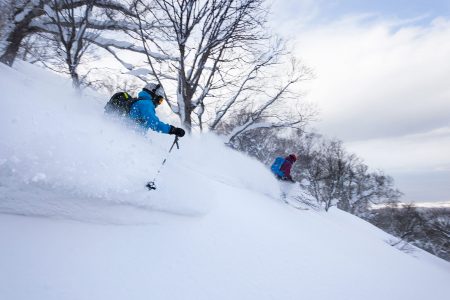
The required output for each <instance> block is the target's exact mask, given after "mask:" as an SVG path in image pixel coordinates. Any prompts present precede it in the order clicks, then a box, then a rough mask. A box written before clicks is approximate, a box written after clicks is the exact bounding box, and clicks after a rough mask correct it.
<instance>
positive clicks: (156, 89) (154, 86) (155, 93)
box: [143, 83, 165, 106]
mask: <svg viewBox="0 0 450 300" xmlns="http://www.w3.org/2000/svg"><path fill="white" fill-rule="evenodd" d="M143 90H144V91H146V92H147V93H149V94H150V96H152V101H153V104H154V105H155V106H158V105H160V104H161V103H162V102H163V101H164V95H165V92H164V88H163V87H162V85H160V84H159V83H147V84H146V85H145V87H144V88H143Z"/></svg>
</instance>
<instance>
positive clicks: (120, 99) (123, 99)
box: [105, 92, 141, 116]
mask: <svg viewBox="0 0 450 300" xmlns="http://www.w3.org/2000/svg"><path fill="white" fill-rule="evenodd" d="M138 100H141V99H139V98H133V97H131V96H130V94H128V93H127V92H118V93H115V94H114V95H113V96H112V97H111V99H109V101H108V103H106V105H105V113H108V114H111V113H114V114H118V115H120V116H126V115H128V114H129V113H130V110H131V106H132V105H133V104H134V103H135V102H136V101H138Z"/></svg>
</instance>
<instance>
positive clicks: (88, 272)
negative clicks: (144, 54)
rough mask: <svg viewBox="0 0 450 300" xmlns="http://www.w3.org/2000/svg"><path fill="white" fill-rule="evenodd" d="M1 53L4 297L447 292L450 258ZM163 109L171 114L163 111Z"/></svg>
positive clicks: (215, 142)
mask: <svg viewBox="0 0 450 300" xmlns="http://www.w3.org/2000/svg"><path fill="white" fill-rule="evenodd" d="M16 68H17V69H15V70H14V69H10V68H8V67H6V66H3V65H0V79H1V80H0V87H1V90H2V97H1V100H0V241H1V244H2V246H1V247H0V298H1V299H109V300H110V299H358V300H359V299H425V298H427V299H428V298H429V299H440V298H441V299H443V298H445V297H446V296H447V297H448V295H450V287H449V286H448V282H449V279H450V267H449V264H448V263H446V262H445V261H442V260H440V259H438V258H435V257H433V256H432V255H430V254H427V253H425V252H423V251H421V250H416V251H415V252H414V253H412V254H405V253H403V252H401V251H398V250H397V249H395V248H393V247H391V246H389V245H388V244H387V243H386V241H387V240H388V239H389V238H390V236H389V235H387V234H385V233H384V232H382V231H380V230H378V229H376V228H375V227H373V226H371V225H369V224H367V223H366V222H364V221H362V220H360V219H357V218H355V217H353V216H351V215H348V214H346V213H343V212H340V211H339V210H336V209H335V210H332V211H331V212H330V213H323V212H316V211H311V210H308V211H300V210H297V209H294V208H292V207H290V206H288V205H286V204H284V203H283V202H282V201H281V200H280V199H279V186H278V183H277V182H276V180H274V178H273V177H272V175H271V174H270V172H269V171H268V169H267V168H266V167H265V166H263V165H262V164H260V163H259V162H257V161H256V160H253V159H250V158H248V157H246V156H245V155H243V154H240V153H237V152H235V151H232V150H230V149H228V148H226V147H224V146H223V143H222V142H221V141H220V140H219V139H218V138H217V137H214V136H212V135H205V136H194V137H184V138H182V139H181V140H180V149H179V150H177V149H174V150H173V151H172V153H171V154H170V156H169V159H168V161H167V164H166V165H165V166H164V168H163V169H162V170H161V173H160V175H159V177H158V178H157V182H156V184H157V186H158V189H157V190H156V191H152V192H149V191H148V190H147V189H146V188H145V184H146V182H147V181H148V180H151V179H153V176H154V175H155V173H156V170H157V169H158V168H159V166H160V164H161V161H162V159H163V158H164V157H165V156H166V155H167V151H168V149H169V147H170V145H171V143H172V140H173V137H172V136H168V135H162V134H156V133H152V132H150V133H149V134H147V135H146V136H143V135H142V134H139V133H137V132H135V131H134V130H133V129H132V128H130V126H128V125H127V124H124V123H121V122H118V121H117V120H112V119H110V118H107V117H105V116H104V115H103V105H104V103H105V101H106V99H105V98H102V97H101V96H99V95H96V94H95V93H93V92H91V93H88V94H86V95H84V96H83V97H79V96H77V95H76V93H74V91H73V90H72V88H71V85H70V82H68V81H66V80H64V79H62V78H60V77H58V76H56V75H54V74H51V73H48V72H46V71H43V70H41V69H38V68H36V67H34V66H30V65H28V64H25V63H18V64H17V67H16ZM161 119H163V120H164V119H166V120H167V118H165V117H164V116H162V117H161Z"/></svg>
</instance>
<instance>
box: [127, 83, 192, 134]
mask: <svg viewBox="0 0 450 300" xmlns="http://www.w3.org/2000/svg"><path fill="white" fill-rule="evenodd" d="M164 95H165V93H164V89H163V87H162V86H161V85H160V84H155V83H148V84H147V85H146V86H145V87H144V88H143V89H142V91H141V92H140V93H139V95H138V96H139V100H138V101H136V102H135V103H133V105H132V106H131V109H130V114H129V117H130V118H131V119H132V120H134V121H135V122H136V123H137V124H139V125H140V126H142V127H143V128H144V129H152V130H154V131H157V132H161V133H167V134H174V135H176V136H178V137H182V136H184V134H185V131H184V130H183V129H182V128H177V127H175V126H172V125H169V124H166V123H164V122H161V121H160V120H159V118H158V117H157V116H156V111H155V109H156V108H157V107H158V105H160V104H161V103H162V102H163V101H164Z"/></svg>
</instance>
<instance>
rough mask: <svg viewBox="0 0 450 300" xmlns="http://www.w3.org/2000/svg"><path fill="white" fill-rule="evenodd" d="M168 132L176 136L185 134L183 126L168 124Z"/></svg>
mask: <svg viewBox="0 0 450 300" xmlns="http://www.w3.org/2000/svg"><path fill="white" fill-rule="evenodd" d="M169 134H175V135H176V136H177V137H183V136H184V134H185V131H184V129H183V128H178V127H174V126H172V125H170V130H169Z"/></svg>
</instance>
